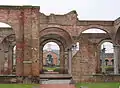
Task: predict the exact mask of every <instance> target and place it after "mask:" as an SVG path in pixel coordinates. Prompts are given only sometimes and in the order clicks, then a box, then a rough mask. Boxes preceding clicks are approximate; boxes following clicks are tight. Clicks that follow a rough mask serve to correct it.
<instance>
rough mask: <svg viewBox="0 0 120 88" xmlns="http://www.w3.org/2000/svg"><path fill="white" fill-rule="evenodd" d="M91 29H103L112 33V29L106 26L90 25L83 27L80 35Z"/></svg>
mask: <svg viewBox="0 0 120 88" xmlns="http://www.w3.org/2000/svg"><path fill="white" fill-rule="evenodd" d="M89 29H99V30H102V31H105V32H106V34H108V35H109V34H110V31H109V30H108V29H107V28H106V27H104V26H100V25H89V26H85V27H83V29H82V31H81V32H80V34H79V36H80V35H81V34H82V32H84V31H85V30H89Z"/></svg>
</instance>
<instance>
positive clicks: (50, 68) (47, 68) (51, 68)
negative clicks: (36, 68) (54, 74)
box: [44, 67, 58, 70]
mask: <svg viewBox="0 0 120 88" xmlns="http://www.w3.org/2000/svg"><path fill="white" fill-rule="evenodd" d="M56 68H58V67H44V69H46V70H55V69H56Z"/></svg>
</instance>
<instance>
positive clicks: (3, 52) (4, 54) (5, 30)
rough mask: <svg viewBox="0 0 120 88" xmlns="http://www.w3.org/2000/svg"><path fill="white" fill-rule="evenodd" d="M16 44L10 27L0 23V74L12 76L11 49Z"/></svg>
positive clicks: (12, 52)
mask: <svg viewBox="0 0 120 88" xmlns="http://www.w3.org/2000/svg"><path fill="white" fill-rule="evenodd" d="M15 44H16V39H15V32H14V30H13V29H12V27H11V26H10V25H8V24H5V23H0V56H1V58H0V59H1V61H0V74H2V75H10V74H13V54H14V51H13V47H14V45H15Z"/></svg>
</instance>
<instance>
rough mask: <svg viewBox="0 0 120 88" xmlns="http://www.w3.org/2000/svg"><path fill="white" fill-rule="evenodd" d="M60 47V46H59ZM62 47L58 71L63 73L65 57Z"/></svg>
mask: <svg viewBox="0 0 120 88" xmlns="http://www.w3.org/2000/svg"><path fill="white" fill-rule="evenodd" d="M60 47H61V46H60ZM64 55H65V54H64V49H63V47H61V48H60V68H61V71H60V73H61V74H63V73H64V70H65V58H64Z"/></svg>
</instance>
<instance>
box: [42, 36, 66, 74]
mask: <svg viewBox="0 0 120 88" xmlns="http://www.w3.org/2000/svg"><path fill="white" fill-rule="evenodd" d="M48 42H55V43H56V44H58V46H59V48H60V68H61V71H60V73H64V69H63V68H64V67H65V63H64V62H65V59H64V51H65V48H64V47H65V46H64V44H63V43H62V41H60V40H57V39H51V38H48V39H46V40H44V41H43V42H41V43H40V57H43V47H44V45H45V44H47V43H48ZM42 61H43V58H40V62H42ZM42 68H43V67H42V63H41V64H40V70H41V69H42Z"/></svg>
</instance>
